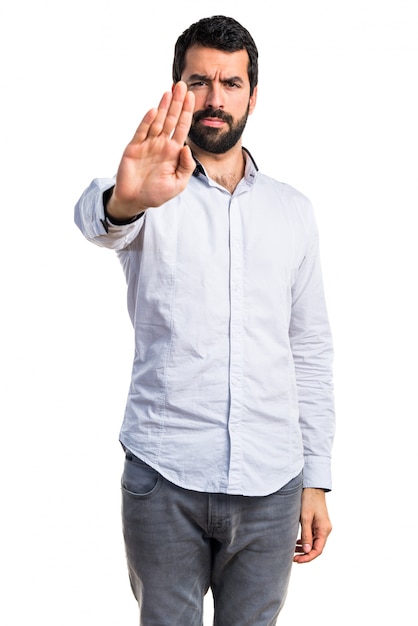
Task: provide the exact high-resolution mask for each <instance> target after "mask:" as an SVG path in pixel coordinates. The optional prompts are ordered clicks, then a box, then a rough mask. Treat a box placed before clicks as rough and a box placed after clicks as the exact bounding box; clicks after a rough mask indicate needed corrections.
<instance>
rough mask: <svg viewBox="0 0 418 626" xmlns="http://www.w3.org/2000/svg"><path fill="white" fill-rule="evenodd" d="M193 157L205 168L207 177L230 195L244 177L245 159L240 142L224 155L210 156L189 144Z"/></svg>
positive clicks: (208, 153) (210, 154)
mask: <svg viewBox="0 0 418 626" xmlns="http://www.w3.org/2000/svg"><path fill="white" fill-rule="evenodd" d="M190 148H191V149H192V152H193V154H194V156H195V157H196V158H197V159H198V161H199V162H200V163H201V164H202V165H203V167H204V168H205V170H206V172H207V174H208V176H209V177H210V178H211V179H212V180H214V181H215V182H217V183H218V184H219V185H221V186H222V187H225V189H227V190H228V191H229V192H230V193H233V192H234V191H235V189H236V187H237V185H238V183H239V181H240V180H241V178H242V177H243V176H244V171H245V158H244V155H243V153H242V145H241V143H240V142H238V144H236V145H235V146H234V147H233V148H231V150H228V152H225V153H224V154H212V153H210V152H205V151H203V150H200V149H199V148H198V147H197V146H196V145H194V144H193V143H191V142H190Z"/></svg>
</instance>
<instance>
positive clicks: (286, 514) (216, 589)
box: [122, 452, 302, 626]
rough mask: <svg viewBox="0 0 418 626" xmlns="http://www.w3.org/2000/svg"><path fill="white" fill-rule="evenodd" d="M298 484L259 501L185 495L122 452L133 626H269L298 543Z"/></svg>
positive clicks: (193, 493)
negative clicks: (207, 604) (209, 603)
mask: <svg viewBox="0 0 418 626" xmlns="http://www.w3.org/2000/svg"><path fill="white" fill-rule="evenodd" d="M301 491H302V476H301V475H300V476H297V477H296V478H294V479H293V480H291V481H290V482H289V483H288V484H287V485H285V486H284V487H283V488H282V489H280V490H279V491H277V492H276V493H274V494H272V495H270V496H264V497H246V496H229V495H225V494H208V493H199V492H196V491H188V490H187V489H182V488H180V487H177V486H175V485H173V484H172V483H170V482H168V481H167V480H165V479H164V478H163V477H162V476H161V475H160V474H159V473H158V472H156V471H155V470H154V469H152V468H151V467H149V466H148V465H146V464H145V463H144V462H142V461H141V460H139V459H138V458H136V457H134V456H133V455H131V454H130V453H129V452H127V455H126V459H125V467H124V473H123V477H122V515H123V532H124V538H125V546H126V555H127V561H128V569H129V577H130V581H131V586H132V590H133V592H134V595H135V597H136V599H137V601H138V606H139V612H140V625H141V626H202V623H203V597H204V595H205V594H206V592H207V591H208V589H209V587H210V588H211V589H212V593H213V598H214V625H215V626H273V625H274V624H275V623H276V620H277V616H278V614H279V612H280V609H281V608H282V606H283V603H284V600H285V597H286V592H287V588H288V583H289V577H290V572H291V568H292V559H293V554H294V549H295V543H296V539H297V533H298V526H299V515H300V502H301Z"/></svg>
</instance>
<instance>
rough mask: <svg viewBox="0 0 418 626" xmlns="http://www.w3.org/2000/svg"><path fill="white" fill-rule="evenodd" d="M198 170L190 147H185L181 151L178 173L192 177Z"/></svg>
mask: <svg viewBox="0 0 418 626" xmlns="http://www.w3.org/2000/svg"><path fill="white" fill-rule="evenodd" d="M195 168H196V161H195V160H194V158H193V156H192V152H191V150H190V148H189V146H183V147H182V149H181V150H180V155H179V161H178V166H177V173H178V174H180V175H183V176H191V175H192V174H193V172H194V170H195Z"/></svg>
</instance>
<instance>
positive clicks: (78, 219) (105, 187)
mask: <svg viewBox="0 0 418 626" xmlns="http://www.w3.org/2000/svg"><path fill="white" fill-rule="evenodd" d="M114 184H115V179H114V178H96V179H94V180H93V181H92V182H91V184H90V185H89V186H88V187H87V189H86V190H85V191H84V192H83V194H82V195H81V197H80V199H79V200H78V202H77V204H76V206H75V210H74V219H75V223H76V224H77V226H78V227H79V229H80V230H81V232H82V233H83V235H84V236H85V237H86V239H88V240H89V241H91V242H93V243H95V244H96V245H98V246H101V247H106V248H111V249H114V250H121V249H123V248H125V247H126V246H127V245H129V243H130V242H131V241H132V240H133V239H134V238H135V237H136V235H137V234H138V232H139V230H140V228H141V226H142V222H143V220H141V219H137V218H134V219H133V220H130V221H129V223H126V222H124V223H123V224H116V223H112V221H111V220H110V219H108V217H107V216H106V211H105V198H106V194H109V193H110V190H111V189H112V188H113V186H114Z"/></svg>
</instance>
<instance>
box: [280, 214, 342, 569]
mask: <svg viewBox="0 0 418 626" xmlns="http://www.w3.org/2000/svg"><path fill="white" fill-rule="evenodd" d="M308 232H309V235H308V245H307V249H306V256H305V257H304V259H303V262H302V264H301V266H300V267H299V272H298V276H297V279H296V281H295V284H294V285H293V290H292V303H293V304H292V318H291V324H290V328H289V334H290V341H291V346H292V353H293V359H294V364H295V372H296V381H297V390H298V402H299V422H300V428H301V432H302V439H303V448H304V470H303V475H304V489H303V493H302V506H301V518H300V522H301V538H300V539H299V540H298V542H297V546H296V554H295V557H294V560H295V562H297V563H307V562H309V561H312V560H313V559H314V558H316V557H317V556H319V555H320V554H321V553H322V551H323V549H324V546H325V543H326V540H327V537H328V535H329V533H330V532H331V522H330V519H329V515H328V511H327V506H326V496H325V492H326V491H329V490H330V489H331V469H330V463H331V448H332V443H333V438H334V429H335V418H334V397H333V384H332V361H333V346H332V338H331V332H330V328H329V323H328V315H327V310H326V304H325V297H324V289H323V283H322V273H321V266H320V258H319V244H318V233H317V229H316V224H315V220H314V217H313V213H312V212H311V213H310V226H309V231H308Z"/></svg>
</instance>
